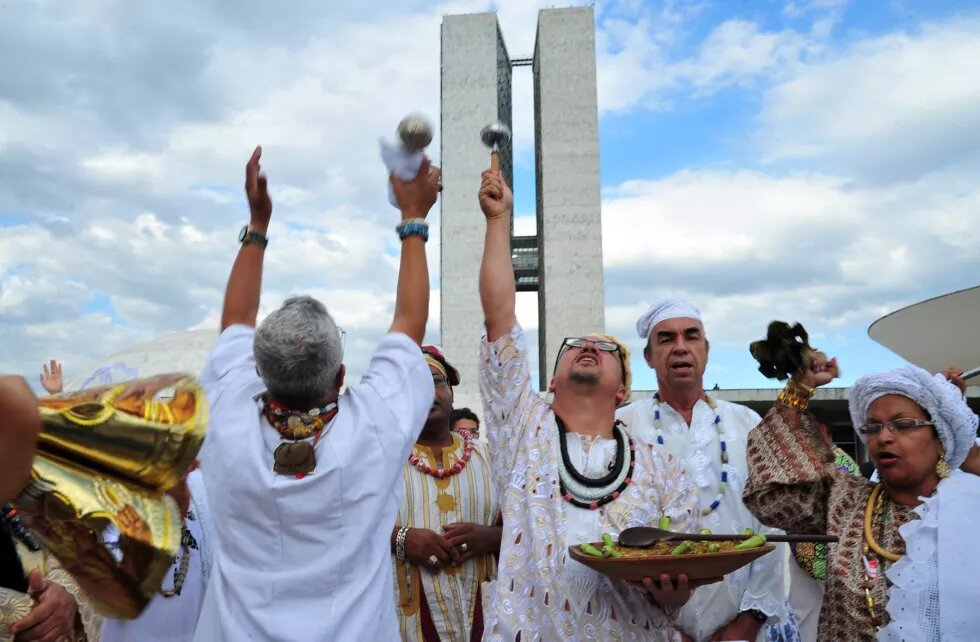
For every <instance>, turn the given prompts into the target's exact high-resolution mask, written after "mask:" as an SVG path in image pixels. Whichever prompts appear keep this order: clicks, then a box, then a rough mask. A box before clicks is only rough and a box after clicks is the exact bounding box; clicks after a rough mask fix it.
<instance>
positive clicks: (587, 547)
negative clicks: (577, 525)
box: [578, 542, 607, 557]
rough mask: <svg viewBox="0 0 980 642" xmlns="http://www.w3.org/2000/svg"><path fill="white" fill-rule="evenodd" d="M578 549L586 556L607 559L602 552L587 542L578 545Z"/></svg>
mask: <svg viewBox="0 0 980 642" xmlns="http://www.w3.org/2000/svg"><path fill="white" fill-rule="evenodd" d="M578 547H579V548H580V549H581V550H582V552H583V553H585V554H586V555H591V556H592V557H607V555H606V554H605V553H603V552H602V551H600V550H599V549H598V548H596V547H595V546H593V545H592V544H589V543H588V542H583V543H582V544H579V546H578Z"/></svg>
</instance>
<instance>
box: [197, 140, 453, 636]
mask: <svg viewBox="0 0 980 642" xmlns="http://www.w3.org/2000/svg"><path fill="white" fill-rule="evenodd" d="M261 154H262V149H261V148H256V150H255V151H254V152H253V154H252V158H251V159H250V160H249V162H248V165H247V166H246V171H245V176H246V180H245V190H246V194H247V195H248V203H249V206H250V211H251V221H250V224H249V225H248V226H246V227H245V229H244V230H242V233H241V234H240V235H239V240H240V242H241V244H242V245H241V248H240V249H239V251H238V256H237V258H236V259H235V263H234V265H233V267H232V269H231V275H230V276H229V277H228V286H227V288H226V292H225V301H224V308H223V311H222V316H221V336H220V337H219V339H218V342H217V344H216V345H215V346H214V349H213V350H212V351H211V353H210V354H209V355H208V358H207V361H206V362H205V365H204V371H203V374H202V376H201V381H202V384H203V385H204V387H205V390H206V391H207V394H208V400H209V402H210V412H211V425H210V429H209V431H208V436H207V440H206V442H205V444H204V447H203V449H202V451H201V460H202V461H201V464H202V465H201V469H202V472H203V475H204V480H205V486H206V487H207V490H208V495H209V499H210V502H209V505H210V508H211V511H212V518H213V525H214V549H215V564H214V566H213V568H212V571H211V577H210V584H209V586H208V590H207V594H206V596H205V599H204V605H203V607H202V611H201V616H200V619H199V622H198V627H197V631H196V634H195V639H196V640H200V641H201V642H212V641H214V640H235V641H236V642H237V641H239V640H393V639H396V638H397V636H398V619H397V616H396V614H395V603H394V599H393V596H392V593H391V574H392V566H391V556H390V553H389V540H390V537H389V534H390V532H391V526H392V524H394V522H395V514H396V511H397V508H398V500H399V495H400V493H401V484H402V470H403V466H404V462H405V460H406V458H407V457H408V455H409V452H410V451H411V449H412V444H413V443H415V439H416V438H417V437H418V434H419V431H420V430H421V428H422V425H423V424H424V423H425V418H426V415H427V413H428V412H429V410H430V408H431V407H432V397H433V384H432V377H431V375H430V374H429V369H428V368H427V367H426V364H425V360H424V358H423V357H422V354H421V352H420V351H419V345H420V344H421V342H422V337H423V336H424V334H425V324H426V320H427V318H428V310H429V274H428V267H427V266H426V257H425V240H426V239H427V238H428V227H427V225H426V224H425V222H424V218H425V216H426V215H427V214H428V212H429V210H430V209H431V207H432V206H433V205H434V204H435V201H436V198H437V196H438V183H439V171H438V170H437V169H432V170H431V171H430V168H429V162H428V160H424V161H423V163H422V167H421V169H420V171H419V174H418V176H417V177H416V178H415V179H413V180H411V181H402V180H399V179H398V178H397V177H394V176H392V177H391V185H392V187H393V189H394V193H395V195H396V197H397V202H398V204H399V206H400V209H401V218H402V224H401V225H399V226H398V227H397V228H396V230H397V232H398V236H399V239H400V240H401V259H400V261H401V262H400V267H399V269H398V285H397V291H396V295H395V309H394V318H393V319H392V323H391V327H390V329H389V332H388V333H387V334H386V335H385V336H384V337H383V338H382V339H381V341H380V342H379V344H378V346H377V348H376V349H375V351H374V354H373V356H372V358H371V361H370V363H369V364H368V366H367V368H366V371H365V374H364V376H363V377H362V378H361V381H360V382H358V383H357V384H354V385H351V386H348V387H347V388H346V390H345V391H344V393H343V394H341V393H340V390H341V387H342V386H343V383H344V371H345V369H344V365H343V363H342V362H343V340H342V338H341V333H340V331H339V330H338V328H337V326H336V324H335V323H334V320H333V318H332V317H331V316H330V314H329V313H328V312H327V310H326V308H325V307H324V305H323V304H322V303H320V302H319V301H317V300H316V299H314V298H312V297H309V296H301V297H293V298H290V299H288V300H286V301H285V302H284V303H283V304H282V306H281V307H280V308H279V309H278V310H275V311H273V312H272V313H271V314H270V315H269V316H268V317H266V318H265V320H263V321H262V323H261V324H258V327H256V325H257V316H258V311H259V299H260V292H261V285H262V271H263V263H264V258H265V248H266V245H267V241H266V236H265V235H266V232H267V229H268V226H269V221H270V219H271V217H272V201H271V199H270V198H269V193H268V189H267V185H266V178H265V176H264V175H262V174H261V173H260V168H259V159H260V156H261Z"/></svg>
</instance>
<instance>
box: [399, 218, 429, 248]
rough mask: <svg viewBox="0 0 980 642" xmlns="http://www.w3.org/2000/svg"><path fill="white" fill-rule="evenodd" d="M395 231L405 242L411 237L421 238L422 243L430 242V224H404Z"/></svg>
mask: <svg viewBox="0 0 980 642" xmlns="http://www.w3.org/2000/svg"><path fill="white" fill-rule="evenodd" d="M395 231H396V232H398V238H399V239H401V240H402V241H404V240H405V239H407V238H408V237H409V236H418V237H421V239H422V242H423V243H425V242H427V241H428V240H429V224H428V223H425V224H423V223H402V224H401V225H398V226H397V227H395Z"/></svg>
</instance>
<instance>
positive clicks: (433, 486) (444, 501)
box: [392, 434, 499, 642]
mask: <svg viewBox="0 0 980 642" xmlns="http://www.w3.org/2000/svg"><path fill="white" fill-rule="evenodd" d="M463 446H464V441H463V439H462V438H461V437H460V436H459V435H455V434H454V435H453V446H452V447H451V448H445V449H443V451H442V462H441V466H437V463H438V462H436V461H435V458H434V456H433V454H432V450H431V449H429V448H425V447H422V446H418V445H416V447H415V453H416V454H417V455H418V456H419V457H420V458H421V459H422V461H423V462H424V463H425V464H427V465H428V466H429V467H430V468H432V469H433V470H435V469H436V468H438V467H441V468H442V470H448V469H450V468H452V467H453V465H455V464H456V462H458V461H459V460H460V458H461V457H462V455H463ZM403 477H404V480H405V496H404V497H403V498H402V502H401V506H399V508H398V521H397V522H396V525H397V526H412V527H414V528H426V529H428V530H431V531H435V532H437V533H441V532H442V527H443V526H444V525H446V524H451V523H453V522H466V523H471V524H481V525H483V526H492V525H494V524H495V523H496V521H497V514H498V512H499V507H498V506H497V493H496V491H495V490H494V487H493V482H492V480H491V478H490V457H489V455H488V454H487V450H486V446H485V445H483V444H482V443H479V442H473V452H472V454H471V455H470V459H469V461H468V462H467V464H466V467H465V468H463V470H461V471H460V472H459V473H457V474H456V475H453V476H451V477H445V478H443V479H437V478H435V477H433V476H431V475H426V474H425V473H423V472H421V471H420V470H418V469H417V468H416V467H415V466H413V465H412V464H410V463H408V464H405V472H404V475H403ZM392 559H394V557H392ZM496 574H497V559H496V558H495V557H494V556H493V555H484V556H482V557H475V558H473V559H470V560H468V561H466V562H465V563H463V565H462V566H459V567H452V566H447V567H445V568H444V569H443V570H442V571H441V572H438V573H432V572H430V571H428V570H427V569H420V568H419V567H418V565H416V564H413V563H411V562H405V563H403V564H402V563H398V562H397V561H396V562H395V599H396V600H397V602H398V615H399V626H400V627H401V636H402V640H404V641H405V642H414V641H417V640H422V639H423V637H422V621H421V611H420V608H421V599H420V598H421V594H420V588H419V586H420V585H421V587H422V588H421V590H422V591H424V592H425V602H426V605H427V606H428V608H429V615H430V616H431V617H432V624H433V625H434V626H435V629H436V632H437V633H438V634H439V640H441V642H469V641H470V639H471V636H472V627H473V612H474V609H475V607H476V596H477V593H478V592H479V588H480V584H481V583H482V582H484V581H486V580H490V579H493V577H494V576H496Z"/></svg>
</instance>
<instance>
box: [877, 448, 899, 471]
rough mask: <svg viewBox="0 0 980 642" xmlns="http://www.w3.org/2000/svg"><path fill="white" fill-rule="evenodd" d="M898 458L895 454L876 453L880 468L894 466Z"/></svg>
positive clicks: (886, 452)
mask: <svg viewBox="0 0 980 642" xmlns="http://www.w3.org/2000/svg"><path fill="white" fill-rule="evenodd" d="M898 460H899V456H898V455H896V454H895V453H891V452H888V451H887V450H885V451H882V452H880V453H878V463H879V464H881V465H882V466H885V467H888V466H894V465H895V464H897V463H898Z"/></svg>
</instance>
